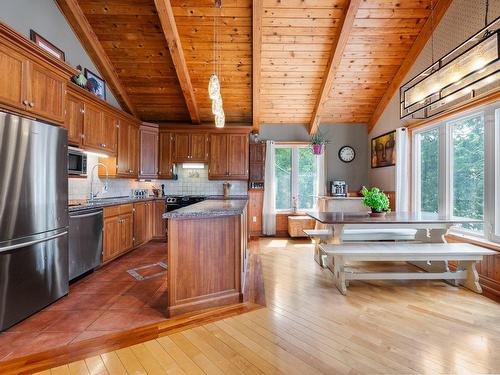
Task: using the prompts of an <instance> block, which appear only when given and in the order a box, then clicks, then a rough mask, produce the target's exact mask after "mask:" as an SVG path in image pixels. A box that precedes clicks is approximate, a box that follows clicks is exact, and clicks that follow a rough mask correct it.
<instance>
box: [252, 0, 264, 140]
mask: <svg viewBox="0 0 500 375" xmlns="http://www.w3.org/2000/svg"><path fill="white" fill-rule="evenodd" d="M263 8H264V1H263V0H253V2H252V23H253V25H252V26H253V27H252V54H253V55H252V56H253V58H252V128H253V130H255V131H258V130H259V126H260V71H261V51H262V12H263Z"/></svg>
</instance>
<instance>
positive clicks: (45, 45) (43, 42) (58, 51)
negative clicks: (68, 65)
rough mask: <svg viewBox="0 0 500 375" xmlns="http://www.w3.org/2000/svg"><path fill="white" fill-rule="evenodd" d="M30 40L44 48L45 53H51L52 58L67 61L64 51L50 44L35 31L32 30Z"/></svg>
mask: <svg viewBox="0 0 500 375" xmlns="http://www.w3.org/2000/svg"><path fill="white" fill-rule="evenodd" d="M30 39H31V40H32V41H33V42H35V44H36V45H37V46H38V47H40V48H42V49H43V50H44V51H46V52H48V53H50V54H51V55H52V56H54V57H56V58H58V59H59V60H62V61H66V56H65V55H64V51H62V50H61V49H59V48H57V47H56V46H55V45H53V44H52V43H50V42H49V41H48V40H47V39H45V38H44V37H43V36H41V35H40V34H38V33H37V32H36V31H35V30H30Z"/></svg>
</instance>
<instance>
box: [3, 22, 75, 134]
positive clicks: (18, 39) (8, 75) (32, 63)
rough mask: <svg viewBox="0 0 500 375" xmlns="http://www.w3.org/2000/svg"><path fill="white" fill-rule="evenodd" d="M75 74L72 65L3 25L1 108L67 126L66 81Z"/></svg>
mask: <svg viewBox="0 0 500 375" xmlns="http://www.w3.org/2000/svg"><path fill="white" fill-rule="evenodd" d="M74 73H75V70H74V69H73V68H71V67H70V66H69V65H68V64H66V63H64V62H62V61H59V60H57V59H55V58H53V57H51V56H50V55H49V54H48V53H46V52H45V51H43V50H42V49H41V48H40V47H38V46H36V45H35V44H34V43H32V42H31V41H29V40H27V39H26V38H24V37H23V36H22V35H20V34H18V33H17V32H15V31H14V30H12V29H10V28H9V27H8V26H6V25H5V24H3V23H0V106H2V107H3V108H5V109H7V110H11V111H14V112H19V113H20V114H21V115H25V116H28V117H34V118H37V119H41V120H45V121H49V122H52V123H55V124H63V123H64V120H65V109H66V82H67V81H68V80H69V78H70V77H71V76H72V75H73V74H74Z"/></svg>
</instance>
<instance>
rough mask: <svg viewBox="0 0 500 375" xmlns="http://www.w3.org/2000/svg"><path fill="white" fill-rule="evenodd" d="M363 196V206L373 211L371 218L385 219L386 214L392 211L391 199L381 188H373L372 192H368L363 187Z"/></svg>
mask: <svg viewBox="0 0 500 375" xmlns="http://www.w3.org/2000/svg"><path fill="white" fill-rule="evenodd" d="M361 195H362V196H363V204H364V205H365V206H366V207H369V208H371V210H372V212H370V216H372V217H383V216H385V214H386V212H388V211H390V208H389V198H388V197H387V195H386V194H385V193H384V192H383V191H382V190H380V189H379V188H377V187H372V188H371V190H368V189H367V188H366V187H364V186H363V189H361Z"/></svg>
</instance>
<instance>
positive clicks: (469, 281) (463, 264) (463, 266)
mask: <svg viewBox="0 0 500 375" xmlns="http://www.w3.org/2000/svg"><path fill="white" fill-rule="evenodd" d="M476 263H477V261H475V260H470V261H460V262H458V264H457V270H466V271H467V278H466V279H465V280H458V282H459V283H460V285H463V286H465V287H466V288H467V289H470V290H472V291H474V292H476V293H482V292H483V289H482V288H481V285H480V284H479V274H478V273H477V270H476Z"/></svg>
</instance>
